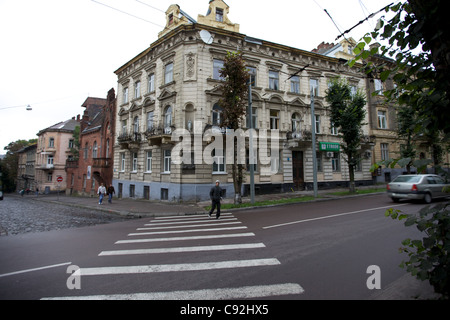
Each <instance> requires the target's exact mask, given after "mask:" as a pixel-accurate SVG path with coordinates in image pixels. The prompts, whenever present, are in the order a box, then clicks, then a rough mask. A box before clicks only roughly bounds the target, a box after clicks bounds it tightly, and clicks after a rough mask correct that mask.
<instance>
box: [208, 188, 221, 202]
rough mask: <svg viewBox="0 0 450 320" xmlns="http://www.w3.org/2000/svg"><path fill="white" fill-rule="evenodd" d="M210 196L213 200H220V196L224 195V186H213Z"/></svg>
mask: <svg viewBox="0 0 450 320" xmlns="http://www.w3.org/2000/svg"><path fill="white" fill-rule="evenodd" d="M209 197H210V198H211V200H213V201H220V198H221V197H222V188H221V187H219V186H214V187H212V188H211V191H210V192H209Z"/></svg>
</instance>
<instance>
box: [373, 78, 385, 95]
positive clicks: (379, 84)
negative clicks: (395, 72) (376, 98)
mask: <svg viewBox="0 0 450 320" xmlns="http://www.w3.org/2000/svg"><path fill="white" fill-rule="evenodd" d="M374 83H375V91H377V93H378V94H382V93H383V82H381V80H380V79H375V81H374Z"/></svg>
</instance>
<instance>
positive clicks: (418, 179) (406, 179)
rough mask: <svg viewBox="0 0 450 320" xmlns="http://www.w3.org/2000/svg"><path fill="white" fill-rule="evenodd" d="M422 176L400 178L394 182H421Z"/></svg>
mask: <svg viewBox="0 0 450 320" xmlns="http://www.w3.org/2000/svg"><path fill="white" fill-rule="evenodd" d="M420 178H421V177H420V176H398V177H397V178H395V180H394V181H393V182H419V181H420Z"/></svg>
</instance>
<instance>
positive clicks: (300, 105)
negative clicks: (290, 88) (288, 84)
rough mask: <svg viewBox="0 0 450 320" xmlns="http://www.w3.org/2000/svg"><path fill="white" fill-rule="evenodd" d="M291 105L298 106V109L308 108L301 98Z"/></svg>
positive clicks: (293, 101)
mask: <svg viewBox="0 0 450 320" xmlns="http://www.w3.org/2000/svg"><path fill="white" fill-rule="evenodd" d="M289 105H291V106H298V107H306V106H307V104H306V103H305V102H303V100H302V99H300V98H295V99H294V100H292V101H291V102H289Z"/></svg>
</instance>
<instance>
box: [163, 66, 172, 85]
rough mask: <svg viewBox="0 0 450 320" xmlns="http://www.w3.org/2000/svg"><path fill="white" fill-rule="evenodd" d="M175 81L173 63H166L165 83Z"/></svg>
mask: <svg viewBox="0 0 450 320" xmlns="http://www.w3.org/2000/svg"><path fill="white" fill-rule="evenodd" d="M172 81H173V63H169V64H167V65H166V67H165V69H164V84H168V83H171V82H172Z"/></svg>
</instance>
